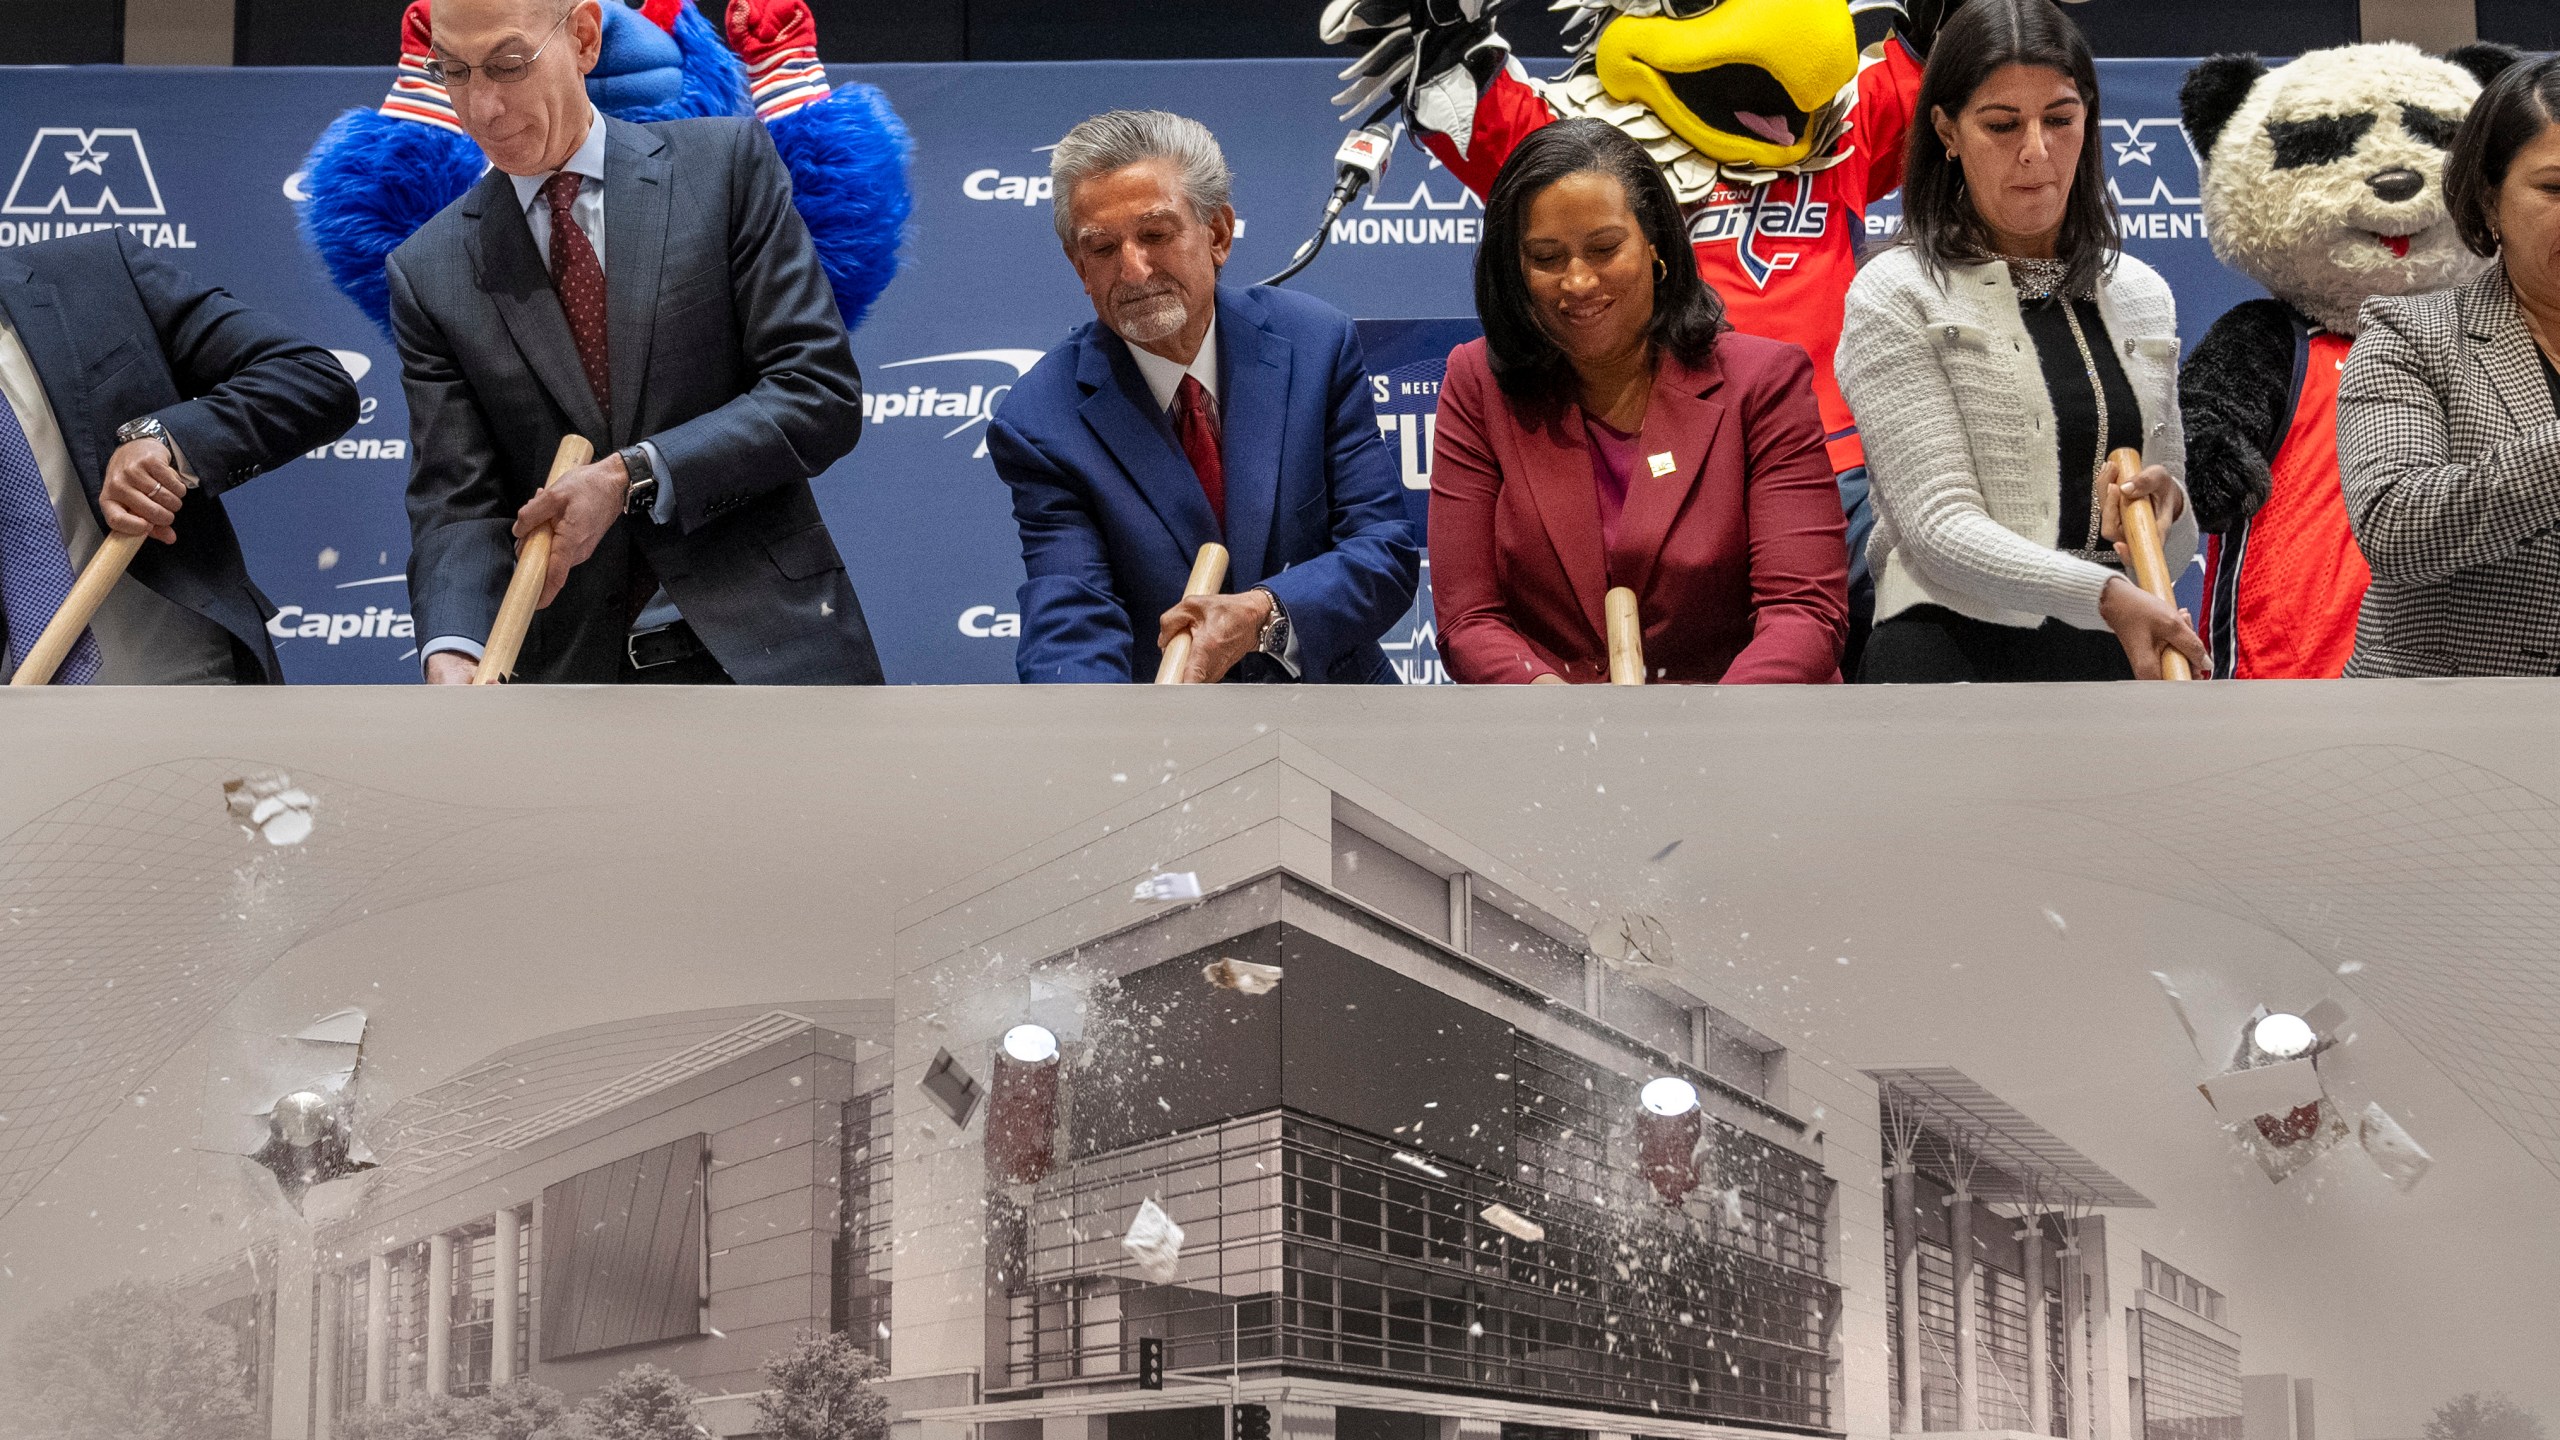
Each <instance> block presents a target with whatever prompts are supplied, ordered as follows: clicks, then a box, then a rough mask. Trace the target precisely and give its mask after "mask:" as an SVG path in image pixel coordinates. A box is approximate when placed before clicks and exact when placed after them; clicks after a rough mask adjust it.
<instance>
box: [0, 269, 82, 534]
mask: <svg viewBox="0 0 2560 1440" xmlns="http://www.w3.org/2000/svg"><path fill="white" fill-rule="evenodd" d="M0 305H5V306H6V307H7V309H8V312H9V324H10V326H11V328H13V329H15V330H16V331H17V332H18V343H19V344H21V345H24V346H25V347H26V349H27V358H28V359H29V360H32V361H34V362H35V367H36V379H37V381H38V382H39V383H41V384H42V385H43V386H44V395H45V399H46V400H47V401H48V402H49V403H50V404H51V405H52V406H53V421H54V427H55V428H56V429H58V430H60V431H61V432H62V443H63V445H64V446H65V447H66V448H68V449H69V450H70V452H71V468H72V469H73V470H75V471H77V472H78V473H79V476H80V486H81V488H82V489H84V490H86V491H87V492H88V493H89V500H90V503H91V504H92V505H94V504H96V502H97V499H98V487H99V485H100V484H101V483H102V482H103V479H104V476H105V471H106V467H105V465H104V463H103V461H102V459H101V457H100V456H99V454H98V431H97V427H96V426H95V425H94V424H92V423H91V421H90V416H89V393H88V392H89V387H88V386H87V385H86V384H85V383H83V381H84V376H83V373H82V368H81V362H80V349H79V347H78V346H77V345H76V344H74V343H73V342H72V339H71V320H70V317H69V316H67V315H65V314H63V312H62V302H61V297H59V296H58V295H56V294H55V293H54V289H53V287H52V286H50V285H47V284H44V283H42V282H40V281H38V280H37V279H36V278H35V272H34V271H32V270H29V269H28V268H27V267H26V266H24V265H22V264H20V263H19V262H17V261H15V260H9V259H5V258H0Z"/></svg>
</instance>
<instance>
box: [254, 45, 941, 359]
mask: <svg viewBox="0 0 2560 1440" xmlns="http://www.w3.org/2000/svg"><path fill="white" fill-rule="evenodd" d="M429 4H430V0H414V3H412V4H411V5H410V6H409V8H408V11H407V12H406V13H405V14H404V15H403V16H402V17H401V28H400V69H399V73H398V75H397V77H396V78H395V79H394V80H393V81H392V86H391V93H390V94H389V95H388V96H387V97H385V98H384V100H383V102H382V105H381V107H380V108H379V109H374V110H351V111H349V112H347V113H346V114H345V115H343V116H340V117H339V118H338V120H337V122H336V123H334V124H332V125H331V126H330V127H329V128H328V130H327V131H326V132H325V133H323V134H322V135H321V137H320V140H319V143H318V144H317V145H315V146H314V147H313V148H312V151H311V157H310V159H309V160H308V161H307V162H306V163H305V166H304V171H305V180H304V185H305V188H306V189H307V190H308V191H309V193H310V196H311V198H310V199H309V200H308V201H306V202H304V204H303V206H302V231H303V236H304V238H305V239H306V240H307V241H309V242H310V244H311V246H312V248H313V249H315V250H317V251H318V252H319V254H320V258H321V260H322V262H323V263H324V264H326V265H327V266H328V268H329V276H330V279H331V280H332V281H334V282H335V283H336V284H337V287H338V289H339V290H340V292H342V293H343V294H345V295H346V297H347V298H348V299H350V300H352V301H354V302H355V303H356V305H357V307H358V308H359V309H361V310H363V311H364V312H365V314H367V315H368V316H370V317H372V319H373V322H374V323H375V324H376V325H380V326H382V327H383V329H384V330H386V331H387V330H389V329H390V296H389V292H388V282H387V281H386V280H385V278H384V272H383V262H384V260H385V259H386V258H387V257H389V255H390V254H391V252H392V251H393V250H395V249H398V248H399V246H400V242H402V241H404V240H406V239H408V238H409V237H410V235H412V234H414V233H415V232H416V231H417V229H418V227H419V226H421V225H424V224H425V223H426V222H427V221H428V220H429V219H430V218H432V217H433V216H434V215H435V213H436V212H437V211H439V210H442V209H443V208H444V207H445V206H447V205H449V204H451V203H453V202H454V201H455V200H457V199H459V198H461V196H462V193H463V192H464V191H466V190H468V189H470V188H471V186H472V184H473V183H474V182H475V181H477V180H478V179H479V178H480V176H481V174H482V172H483V171H485V170H486V169H487V168H488V161H487V160H486V159H485V158H484V157H483V156H482V155H481V153H480V147H479V146H478V145H475V144H473V143H472V141H471V137H469V136H468V135H465V134H463V133H462V127H461V126H460V124H458V123H457V122H456V121H455V119H454V113H453V102H452V100H451V98H450V97H448V96H447V95H446V94H445V88H444V84H443V82H442V81H440V80H438V79H437V78H436V75H435V72H434V71H433V70H432V69H430V68H429V66H430V63H431V62H432V60H433V59H434V52H433V51H432V49H431V48H430V47H429V45H428V38H427V37H428V7H429ZM601 11H602V14H603V19H604V47H603V52H602V54H601V55H600V56H599V57H598V59H597V62H596V67H595V69H594V70H593V71H592V72H590V73H589V74H588V76H587V95H588V97H589V98H590V99H592V100H594V101H595V103H596V108H597V109H599V110H602V111H603V112H604V113H605V114H607V115H610V116H613V117H614V118H615V119H617V120H627V121H633V122H647V121H652V120H677V119H687V118H696V117H704V116H713V115H739V116H744V115H754V116H757V117H758V118H760V119H762V120H763V121H764V123H765V127H766V129H767V131H768V132H769V133H770V134H771V135H772V137H773V144H774V148H775V150H776V151H778V152H779V153H780V154H781V156H782V161H783V164H784V165H785V166H786V167H787V168H788V169H789V170H790V172H791V190H792V198H793V204H794V206H795V207H796V208H797V209H798V210H799V211H800V217H801V219H802V220H804V221H806V222H807V223H808V226H809V238H810V240H811V241H812V242H814V244H815V245H816V247H817V251H818V263H819V265H820V267H821V268H823V269H824V270H825V271H826V274H827V279H828V281H829V282H830V284H831V285H832V286H833V287H834V290H835V296H836V307H837V309H838V310H840V311H842V312H843V315H844V321H845V326H846V328H848V329H850V328H852V327H854V326H856V325H859V324H860V323H861V322H862V317H863V314H864V313H865V312H866V311H868V310H869V309H870V307H871V302H872V301H873V300H875V299H877V298H879V295H880V292H881V291H882V290H883V289H885V288H886V287H887V286H888V284H889V281H890V278H891V277H892V276H894V275H895V274H896V273H897V268H898V245H899V241H900V239H901V238H902V235H903V232H904V230H905V228H906V222H907V214H908V211H909V210H910V209H911V208H912V197H911V196H910V194H909V192H908V188H907V159H908V155H909V153H910V151H911V149H912V146H911V144H910V142H909V140H908V138H907V131H906V126H905V125H904V124H902V123H901V122H900V121H899V119H898V116H897V113H896V112H895V111H893V110H891V109H890V108H889V102H888V100H887V99H886V98H885V97H883V96H882V95H881V94H880V92H879V91H878V90H875V89H873V88H872V87H870V86H868V85H849V86H846V87H845V88H843V89H841V90H837V89H833V88H831V87H830V86H829V85H828V84H827V73H826V70H825V68H824V67H823V66H821V65H820V64H819V63H818V35H817V27H816V25H815V23H814V22H813V21H812V20H811V19H810V16H809V7H808V5H807V4H806V3H805V0H728V3H727V4H726V5H725V7H724V8H723V10H722V23H721V25H719V26H714V25H713V24H712V22H711V21H710V20H709V19H707V18H706V17H705V16H704V15H703V14H702V12H701V11H699V10H697V9H695V8H694V5H693V0H630V3H626V0H601Z"/></svg>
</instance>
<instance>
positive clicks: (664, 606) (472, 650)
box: [418, 105, 684, 665]
mask: <svg viewBox="0 0 2560 1440" xmlns="http://www.w3.org/2000/svg"><path fill="white" fill-rule="evenodd" d="M604 141H605V132H604V112H603V111H601V110H598V109H596V108H595V107H594V106H593V105H589V106H588V107H587V138H586V139H585V140H583V141H581V142H579V145H578V148H577V149H576V150H575V151H573V152H571V153H570V156H569V158H568V159H567V160H566V161H565V162H563V163H562V164H561V166H560V169H559V170H546V171H544V172H543V173H541V174H539V175H510V176H508V177H507V178H508V179H509V180H510V181H512V182H514V184H515V187H516V202H517V203H518V204H520V205H522V206H523V207H524V222H525V224H526V226H527V227H529V228H530V229H531V230H532V231H533V248H534V249H535V250H536V251H538V252H539V253H540V254H541V256H542V264H543V268H544V269H546V270H548V269H549V268H550V266H551V205H550V202H548V201H546V200H544V199H543V198H542V187H543V186H545V185H548V184H550V183H551V177H552V176H553V175H556V174H559V173H561V172H563V171H565V172H567V173H569V174H572V175H575V176H578V177H579V182H580V183H579V185H578V198H577V199H575V200H572V201H570V202H569V218H570V220H571V221H573V222H575V223H576V225H577V227H578V229H579V231H580V233H582V234H584V235H585V236H586V237H587V244H588V245H590V246H592V247H593V248H594V250H595V252H596V268H597V269H599V270H604V271H605V273H606V274H608V275H610V274H612V273H613V272H612V271H611V270H610V269H607V268H606V267H607V266H608V265H609V264H610V262H609V261H608V260H607V259H606V257H605V251H604ZM640 448H641V449H643V450H646V451H648V452H649V464H650V466H651V468H652V469H654V470H655V471H656V472H657V476H658V499H657V503H655V504H653V505H651V506H650V507H649V518H650V519H651V520H654V521H656V522H657V523H659V524H661V525H664V524H666V523H667V522H668V521H670V520H673V519H674V518H675V513H676V487H675V477H674V476H672V475H670V474H668V473H667V465H666V461H665V459H664V458H663V457H661V456H660V455H659V454H658V447H657V446H656V445H654V444H651V443H650V442H649V441H646V440H643V441H641V442H640ZM683 618H684V616H683V615H682V614H680V613H679V612H678V611H677V609H676V607H675V602H674V601H672V600H669V599H668V598H667V592H666V589H665V588H664V587H663V586H662V587H660V588H659V589H658V591H657V592H656V593H654V594H652V595H651V596H650V597H649V603H648V604H647V605H646V606H645V607H643V608H642V610H641V611H640V618H639V619H637V620H635V621H633V622H632V625H631V628H632V629H633V630H634V631H635V632H637V631H643V630H656V629H660V628H662V627H664V626H668V625H672V624H674V623H676V622H677V621H678V620H681V619H683ZM445 650H453V651H459V652H460V653H462V654H465V655H468V656H470V657H471V658H472V659H474V660H477V659H479V658H480V642H478V641H476V640H473V639H471V638H470V637H468V636H463V635H439V636H437V637H435V638H434V639H432V640H429V641H428V642H427V643H426V644H424V645H422V646H420V647H419V648H418V663H419V664H421V665H423V664H425V663H426V660H427V657H428V656H430V655H434V654H436V653H438V652H440V651H445Z"/></svg>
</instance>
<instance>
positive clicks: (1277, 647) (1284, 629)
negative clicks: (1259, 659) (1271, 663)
mask: <svg viewBox="0 0 2560 1440" xmlns="http://www.w3.org/2000/svg"><path fill="white" fill-rule="evenodd" d="M1253 588H1255V589H1256V590H1262V587H1261V586H1259V585H1256V586H1255V587H1253ZM1262 593H1263V594H1265V595H1271V592H1270V591H1268V590H1262ZM1253 648H1255V649H1256V650H1259V651H1261V652H1262V653H1263V654H1265V655H1268V656H1270V657H1271V658H1272V659H1274V660H1277V659H1279V658H1280V657H1281V656H1283V655H1286V654H1288V653H1289V611H1288V607H1286V606H1284V605H1282V604H1281V603H1280V597H1279V596H1277V595H1271V613H1270V614H1268V615H1266V616H1264V617H1262V633H1261V634H1260V635H1259V636H1258V637H1256V642H1255V644H1254V647H1253Z"/></svg>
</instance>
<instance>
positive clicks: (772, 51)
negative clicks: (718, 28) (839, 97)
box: [722, 0, 828, 124]
mask: <svg viewBox="0 0 2560 1440" xmlns="http://www.w3.org/2000/svg"><path fill="white" fill-rule="evenodd" d="M722 18H723V20H724V22H725V29H726V30H727V32H728V40H729V48H730V49H732V50H735V51H737V52H738V58H739V59H740V60H742V61H744V62H746V67H747V89H748V91H749V93H751V94H752V95H753V96H754V97H755V102H756V114H757V115H758V116H759V117H761V118H762V119H763V120H764V121H765V123H767V124H771V123H772V122H774V121H776V120H779V119H781V118H782V117H783V116H785V115H788V114H790V113H791V112H792V111H794V110H798V109H800V108H802V107H804V106H809V105H815V104H817V103H818V102H819V101H821V100H824V99H826V98H827V93H828V91H827V71H826V67H825V66H823V65H821V64H819V63H818V24H817V22H816V21H815V20H813V19H811V18H810V17H809V6H808V4H807V0H728V7H727V9H726V11H725V12H724V13H723V16H722Z"/></svg>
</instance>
